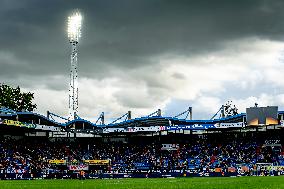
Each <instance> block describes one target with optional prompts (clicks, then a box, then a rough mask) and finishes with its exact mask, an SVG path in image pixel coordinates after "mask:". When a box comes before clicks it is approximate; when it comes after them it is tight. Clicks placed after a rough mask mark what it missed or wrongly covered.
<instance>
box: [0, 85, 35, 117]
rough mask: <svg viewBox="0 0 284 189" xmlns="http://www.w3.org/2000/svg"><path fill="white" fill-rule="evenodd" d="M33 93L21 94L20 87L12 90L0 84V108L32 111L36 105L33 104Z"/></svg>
mask: <svg viewBox="0 0 284 189" xmlns="http://www.w3.org/2000/svg"><path fill="white" fill-rule="evenodd" d="M33 99H34V93H31V92H21V89H20V87H19V86H18V87H16V88H13V87H11V86H9V85H6V84H3V83H0V107H1V106H4V107H6V108H10V109H12V110H15V111H18V112H20V111H33V110H35V109H36V104H33V103H32V101H33Z"/></svg>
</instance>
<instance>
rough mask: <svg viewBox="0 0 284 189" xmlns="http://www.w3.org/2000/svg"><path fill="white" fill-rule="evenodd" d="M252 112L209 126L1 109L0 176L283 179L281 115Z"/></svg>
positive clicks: (225, 116)
mask: <svg viewBox="0 0 284 189" xmlns="http://www.w3.org/2000/svg"><path fill="white" fill-rule="evenodd" d="M254 109H255V110H256V111H254ZM254 109H253V110H252V109H249V110H247V113H241V114H237V112H235V111H233V113H232V114H230V113H228V112H230V111H227V110H228V107H226V106H222V107H221V108H220V110H219V111H218V112H217V114H218V113H220V117H219V118H216V119H215V117H217V114H215V115H214V116H213V117H212V119H210V120H193V119H192V108H189V109H188V110H186V111H184V112H183V113H181V114H179V115H177V116H173V117H164V116H162V112H161V110H157V111H156V112H153V113H151V114H149V115H148V116H145V117H140V118H134V119H132V118H131V112H127V113H126V114H124V115H123V116H121V117H119V118H117V119H115V120H114V121H113V122H112V123H109V124H105V123H104V114H103V113H102V114H101V115H100V116H99V118H98V120H97V121H96V122H95V123H93V122H91V121H88V120H85V119H82V118H80V117H79V116H76V119H74V120H71V121H68V120H67V119H65V118H64V117H61V116H58V115H56V114H54V113H51V112H47V115H46V116H44V115H41V114H38V113H34V112H15V111H13V110H10V109H7V108H4V107H2V108H1V109H0V132H1V134H0V152H1V153H0V178H1V179H31V178H129V177H134V178H151V177H158V178H160V177H202V176H220V177H228V176H241V175H255V176H259V175H273V176H278V175H284V149H283V136H284V130H283V124H282V123H283V119H284V111H278V108H277V107H262V109H261V108H256V107H254ZM251 111H253V113H248V112H251ZM257 111H258V112H265V111H268V112H269V116H270V117H265V116H266V114H265V113H264V114H265V115H264V114H263V113H262V114H261V113H255V112H257ZM273 111H274V112H276V113H275V115H272V114H273ZM226 112H227V113H226ZM271 112H272V113H271ZM182 115H185V118H183V119H182V118H180V117H181V116H182ZM267 115H268V114H267ZM188 116H190V118H189V119H187V117H188ZM253 116H258V118H255V117H253ZM55 117H57V118H60V119H62V120H64V121H65V122H63V123H60V122H57V121H55V119H54V118H55ZM247 119H249V121H247ZM251 120H252V121H251ZM261 120H264V121H265V120H266V122H265V123H264V124H263V123H261ZM271 120H272V121H271ZM275 120H276V122H275ZM255 123H258V124H255Z"/></svg>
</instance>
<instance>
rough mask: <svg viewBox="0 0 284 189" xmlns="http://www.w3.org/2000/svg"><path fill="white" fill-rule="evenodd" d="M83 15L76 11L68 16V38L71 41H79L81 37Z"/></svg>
mask: <svg viewBox="0 0 284 189" xmlns="http://www.w3.org/2000/svg"><path fill="white" fill-rule="evenodd" d="M81 25H82V16H81V13H80V12H78V11H77V12H75V13H73V14H72V15H71V16H69V17H68V30H67V32H68V38H69V40H70V42H79V38H80V37H81Z"/></svg>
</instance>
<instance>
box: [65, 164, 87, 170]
mask: <svg viewBox="0 0 284 189" xmlns="http://www.w3.org/2000/svg"><path fill="white" fill-rule="evenodd" d="M68 168H69V170H71V171H81V170H83V171H88V170H89V166H88V165H69V166H68Z"/></svg>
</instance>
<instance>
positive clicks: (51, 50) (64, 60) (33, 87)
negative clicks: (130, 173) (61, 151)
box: [0, 0, 284, 120]
mask: <svg viewBox="0 0 284 189" xmlns="http://www.w3.org/2000/svg"><path fill="white" fill-rule="evenodd" d="M75 9H79V10H80V11H81V13H82V14H83V16H84V20H83V28H82V38H81V41H80V43H79V57H78V64H79V70H78V71H79V72H78V73H79V115H80V116H81V117H83V118H86V119H90V120H95V119H96V117H98V116H99V114H100V112H102V111H104V112H105V113H106V119H107V120H111V119H113V118H116V117H119V116H120V115H122V114H124V113H125V112H127V111H128V110H131V111H132V112H133V116H134V117H138V116H143V115H147V114H149V113H151V112H153V111H155V110H156V109H158V108H161V109H162V113H163V115H165V116H175V115H176V114H178V113H180V112H182V111H184V110H185V109H187V107H188V106H192V107H193V118H195V119H209V118H210V117H211V116H212V115H214V113H215V112H217V110H218V109H219V107H220V106H221V104H223V103H226V101H228V100H232V101H233V103H234V104H235V105H236V106H237V107H238V108H239V111H240V112H245V108H246V107H250V106H253V105H254V103H255V102H257V103H258V104H259V105H260V106H267V105H278V106H279V109H280V110H284V79H283V78H284V49H283V47H284V43H283V40H284V11H283V10H284V1H283V0H273V1H272V0H243V1H242V0H215V1H212V0H207V1H205V0H203V1H202V0H195V1H193V0H192V1H191V0H184V1H183V0H176V1H173V0H88V1H83V0H82V1H78V0H68V1H67V0H48V1H38V0H0V23H1V25H0V42H1V45H0V82H4V83H6V84H9V85H12V86H18V85H19V86H20V87H21V88H23V89H24V90H26V91H32V92H34V94H35V102H36V104H37V105H38V108H37V110H36V111H37V112H39V113H43V114H45V113H46V111H47V110H50V111H52V112H54V113H56V114H60V115H63V116H65V115H66V116H67V114H68V84H69V80H68V79H69V70H70V52H71V47H70V44H69V43H68V39H67V35H66V30H67V22H66V21H67V17H68V15H69V14H70V13H72V11H73V10H75Z"/></svg>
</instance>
